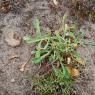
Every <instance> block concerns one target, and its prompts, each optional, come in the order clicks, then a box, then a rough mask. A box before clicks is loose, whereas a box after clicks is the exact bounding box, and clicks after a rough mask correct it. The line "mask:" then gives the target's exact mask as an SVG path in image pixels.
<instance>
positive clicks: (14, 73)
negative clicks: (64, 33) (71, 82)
mask: <svg viewBox="0 0 95 95" xmlns="http://www.w3.org/2000/svg"><path fill="white" fill-rule="evenodd" d="M17 2H18V3H17ZM0 3H2V2H1V1H0ZM9 4H10V7H11V9H8V12H3V11H1V14H0V95H33V93H32V88H31V84H32V83H31V74H33V73H34V72H35V71H34V70H35V67H34V66H33V65H32V64H27V66H26V68H25V71H24V72H23V73H22V72H20V70H19V66H20V65H21V64H24V63H25V62H27V60H28V58H29V57H30V51H31V49H32V46H28V45H26V44H24V42H23V41H22V42H21V43H20V45H19V46H17V47H14V48H13V47H11V46H9V45H8V44H7V43H6V41H5V34H6V32H10V31H12V32H15V33H17V34H18V35H19V36H20V37H23V36H24V35H26V34H31V35H33V33H35V32H34V29H33V26H32V20H33V18H34V17H35V16H38V17H39V18H40V21H41V26H42V30H45V29H46V28H47V27H49V28H50V29H52V30H53V29H56V28H57V27H56V26H58V23H59V22H58V17H59V16H62V15H63V13H64V11H65V10H66V9H65V7H64V6H63V5H62V3H61V5H60V6H61V7H60V8H56V7H54V5H53V3H52V2H50V1H49V0H27V1H26V0H10V3H9ZM51 4H52V5H51ZM89 26H90V27H91V30H89V29H88V28H87V27H89ZM81 29H82V33H83V35H85V34H88V35H89V36H91V38H89V39H88V38H87V39H84V41H85V42H87V43H89V41H91V42H93V41H94V37H95V28H94V24H90V23H88V24H87V23H85V25H84V26H83V27H82V28H81ZM86 36H87V35H86ZM79 51H80V53H81V55H82V56H83V57H84V58H85V60H86V61H87V66H86V68H85V69H84V71H83V75H82V76H81V79H80V83H79V84H75V87H76V91H78V92H77V93H79V95H95V92H94V91H95V87H94V84H95V73H94V72H95V66H94V64H95V60H94V59H95V47H92V46H91V45H90V46H89V45H87V46H86V47H84V48H80V49H79ZM15 55H19V56H17V57H13V56H15Z"/></svg>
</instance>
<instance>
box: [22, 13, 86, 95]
mask: <svg viewBox="0 0 95 95" xmlns="http://www.w3.org/2000/svg"><path fill="white" fill-rule="evenodd" d="M66 18H67V14H65V15H64V16H63V18H62V25H61V27H60V28H59V29H58V30H56V31H55V32H54V33H52V32H51V31H48V32H45V34H43V33H42V32H41V31H40V22H39V19H37V18H35V20H34V22H33V24H34V28H35V30H36V34H35V37H34V38H32V37H31V36H25V37H24V38H23V39H24V41H25V42H26V43H28V44H32V43H34V44H35V50H34V51H32V54H33V55H34V57H33V58H32V63H34V64H41V68H44V71H43V73H42V74H40V75H39V77H37V78H35V79H34V81H36V82H33V83H34V85H35V86H36V88H37V91H38V92H39V95H59V94H58V93H60V95H63V94H64V95H69V94H70V89H71V84H72V83H73V81H74V77H76V76H79V71H78V68H79V65H81V64H84V61H83V59H82V58H81V57H80V55H79V54H78V53H77V51H76V49H77V48H78V46H79V44H80V36H79V35H77V36H75V32H74V31H75V25H70V26H69V25H68V24H66V23H65V20H66Z"/></svg>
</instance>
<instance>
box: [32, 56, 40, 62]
mask: <svg viewBox="0 0 95 95" xmlns="http://www.w3.org/2000/svg"><path fill="white" fill-rule="evenodd" d="M41 60H42V58H41V57H39V58H33V59H32V63H34V64H37V63H40V62H41Z"/></svg>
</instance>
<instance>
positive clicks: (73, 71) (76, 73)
mask: <svg viewBox="0 0 95 95" xmlns="http://www.w3.org/2000/svg"><path fill="white" fill-rule="evenodd" d="M67 70H68V72H69V73H70V74H71V76H74V77H76V76H79V71H78V70H77V69H76V68H73V67H71V66H67Z"/></svg>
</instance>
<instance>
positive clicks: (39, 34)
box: [33, 17, 41, 38]
mask: <svg viewBox="0 0 95 95" xmlns="http://www.w3.org/2000/svg"><path fill="white" fill-rule="evenodd" d="M33 25H34V28H35V29H36V37H37V38H39V37H41V32H40V21H39V19H38V18H37V17H35V19H34V21H33Z"/></svg>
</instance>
